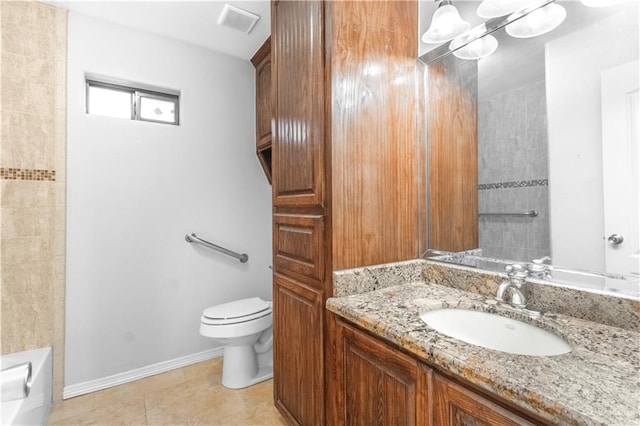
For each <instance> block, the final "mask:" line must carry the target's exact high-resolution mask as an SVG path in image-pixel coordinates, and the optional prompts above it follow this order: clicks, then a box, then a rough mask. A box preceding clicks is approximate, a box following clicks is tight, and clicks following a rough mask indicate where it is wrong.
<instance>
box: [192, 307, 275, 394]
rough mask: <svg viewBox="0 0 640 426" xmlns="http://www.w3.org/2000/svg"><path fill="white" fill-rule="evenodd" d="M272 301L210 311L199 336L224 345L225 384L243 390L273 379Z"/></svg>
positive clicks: (201, 324)
mask: <svg viewBox="0 0 640 426" xmlns="http://www.w3.org/2000/svg"><path fill="white" fill-rule="evenodd" d="M272 324H273V316H272V314H271V302H267V301H264V300H262V299H260V298H259V297H251V298H248V299H241V300H236V301H233V302H229V303H224V304H222V305H216V306H212V307H210V308H207V309H205V310H204V312H203V313H202V317H201V318H200V334H201V335H203V336H206V337H211V338H212V339H213V340H214V341H216V342H217V343H220V344H221V345H223V346H224V355H223V360H222V385H223V386H225V387H228V388H232V389H239V388H244V387H247V386H251V385H254V384H256V383H259V382H262V381H264V380H268V379H270V378H271V377H273V352H272V347H273V333H272V330H273V329H272Z"/></svg>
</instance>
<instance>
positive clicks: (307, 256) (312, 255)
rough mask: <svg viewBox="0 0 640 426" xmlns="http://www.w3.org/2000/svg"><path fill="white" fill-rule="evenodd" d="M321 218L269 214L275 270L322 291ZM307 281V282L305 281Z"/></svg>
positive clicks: (322, 223) (322, 217)
mask: <svg viewBox="0 0 640 426" xmlns="http://www.w3.org/2000/svg"><path fill="white" fill-rule="evenodd" d="M324 258H325V253H324V216H321V215H291V214H274V215H273V260H274V266H275V271H276V272H278V273H284V274H287V275H289V276H291V277H294V278H299V279H301V280H303V281H305V282H306V283H308V284H310V285H311V286H312V287H316V288H317V289H318V290H319V291H321V290H322V289H323V288H324V282H323V281H322V280H323V278H324V272H325V271H324V261H325V259H324ZM307 278H309V279H307Z"/></svg>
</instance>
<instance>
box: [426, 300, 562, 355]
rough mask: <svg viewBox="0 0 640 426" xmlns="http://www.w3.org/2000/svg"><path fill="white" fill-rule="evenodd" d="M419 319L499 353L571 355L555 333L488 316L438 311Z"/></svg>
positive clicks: (450, 310)
mask: <svg viewBox="0 0 640 426" xmlns="http://www.w3.org/2000/svg"><path fill="white" fill-rule="evenodd" d="M420 319H421V320H422V321H424V322H426V323H427V325H428V326H429V327H431V328H434V329H435V330H437V331H439V332H440V333H443V334H446V335H447V336H450V337H454V338H456V339H459V340H462V341H463V342H467V343H471V344H473V345H478V346H482V347H485V348H489V349H495V350H497V351H503V352H509V353H512V354H518V355H534V356H552V355H562V354H566V353H567V352H571V346H569V344H568V343H567V342H565V341H564V340H562V339H561V338H560V337H558V336H556V335H555V334H553V333H549V332H548V331H546V330H542V329H540V328H538V327H535V326H532V325H529V324H526V323H524V322H521V321H516V320H513V319H511V318H505V317H501V316H499V315H495V314H489V313H487V312H480V311H470V310H466V309H436V310H434V311H428V312H425V313H424V314H422V315H420Z"/></svg>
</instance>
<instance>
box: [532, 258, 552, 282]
mask: <svg viewBox="0 0 640 426" xmlns="http://www.w3.org/2000/svg"><path fill="white" fill-rule="evenodd" d="M547 260H548V261H551V258H550V257H549V256H545V257H543V258H540V259H533V261H532V262H533V263H530V264H528V265H527V269H528V270H529V273H530V274H531V275H532V276H534V277H536V278H545V276H546V274H547V272H549V271H551V270H553V266H551V265H548V264H546V263H544V262H545V261H547Z"/></svg>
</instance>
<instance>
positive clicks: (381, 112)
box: [326, 1, 425, 269]
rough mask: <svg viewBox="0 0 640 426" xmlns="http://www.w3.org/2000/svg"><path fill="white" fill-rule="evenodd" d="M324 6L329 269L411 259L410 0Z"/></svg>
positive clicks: (415, 101) (415, 142)
mask: <svg viewBox="0 0 640 426" xmlns="http://www.w3.org/2000/svg"><path fill="white" fill-rule="evenodd" d="M326 7H327V18H326V19H327V28H328V29H327V32H328V33H329V34H331V37H329V38H327V50H329V51H330V52H331V55H330V57H328V59H327V63H328V64H330V66H331V73H330V75H331V120H330V121H331V181H332V182H333V184H332V187H331V209H332V228H333V253H334V265H333V266H334V269H345V268H354V267H359V266H365V265H375V264H380V263H387V262H395V261H400V260H407V259H415V258H417V257H418V256H419V253H418V245H417V240H418V232H419V230H418V218H419V216H418V214H417V211H418V208H419V206H421V205H423V204H424V203H425V200H424V199H422V200H419V195H421V194H420V193H419V192H418V191H417V187H418V185H424V181H422V180H420V178H421V177H422V178H423V177H424V176H421V169H423V168H424V160H423V158H422V156H421V149H422V146H423V145H424V139H423V135H422V129H423V127H424V126H423V124H422V123H423V121H424V119H423V117H424V112H423V110H422V108H423V107H422V105H424V97H422V94H421V93H420V90H419V88H420V87H421V83H422V82H423V80H422V79H421V70H422V65H421V64H419V63H418V61H416V57H417V56H418V51H417V49H418V28H417V22H418V2H413V1H333V2H329V3H327V6H326ZM421 164H422V165H421Z"/></svg>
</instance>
